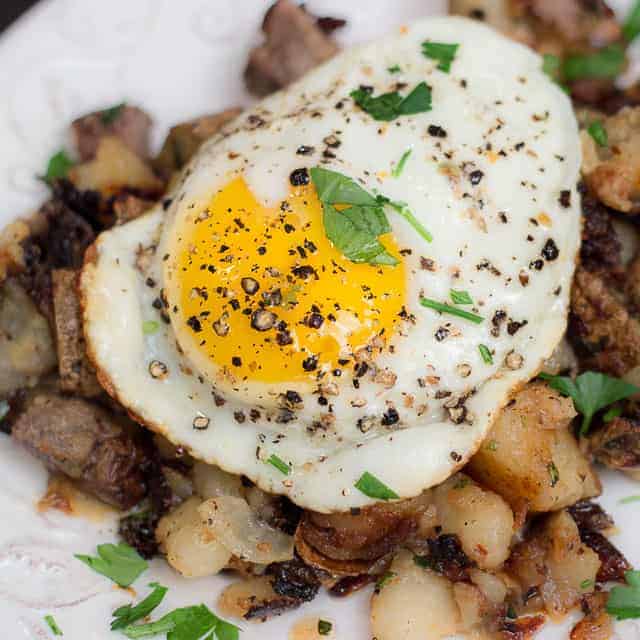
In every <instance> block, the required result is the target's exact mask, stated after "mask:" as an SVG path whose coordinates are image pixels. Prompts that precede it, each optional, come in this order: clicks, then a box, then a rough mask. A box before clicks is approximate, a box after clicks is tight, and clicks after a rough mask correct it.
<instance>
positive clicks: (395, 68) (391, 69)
mask: <svg viewBox="0 0 640 640" xmlns="http://www.w3.org/2000/svg"><path fill="white" fill-rule="evenodd" d="M387 71H388V72H389V73H400V72H401V71H402V69H401V68H400V65H399V64H394V65H393V66H392V67H387Z"/></svg>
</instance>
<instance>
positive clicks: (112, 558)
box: [75, 542, 149, 587]
mask: <svg viewBox="0 0 640 640" xmlns="http://www.w3.org/2000/svg"><path fill="white" fill-rule="evenodd" d="M75 557H76V558H77V559H78V560H80V561H81V562H84V563H85V564H86V565H87V566H88V567H90V568H91V569H93V570H94V571H95V572H96V573H101V574H102V575H103V576H106V577H107V578H109V579H110V580H113V581H114V582H115V583H116V584H118V585H119V586H121V587H128V586H129V585H130V584H132V583H133V582H135V580H136V578H138V577H139V576H140V574H141V573H143V572H144V571H146V570H147V567H148V566H149V565H148V564H147V561H146V560H144V559H143V558H142V557H141V556H140V555H139V554H138V552H137V551H136V550H135V549H132V548H131V547H130V546H129V545H128V544H124V543H123V542H121V543H120V544H100V545H98V557H97V558H96V557H93V556H84V555H76V556H75Z"/></svg>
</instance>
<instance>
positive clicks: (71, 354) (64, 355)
mask: <svg viewBox="0 0 640 640" xmlns="http://www.w3.org/2000/svg"><path fill="white" fill-rule="evenodd" d="M78 275H79V273H78V272H77V271H74V270H73V269H54V270H53V271H52V272H51V279H52V283H53V315H54V321H55V336H56V346H57V350H58V371H59V373H60V388H61V389H62V390H63V391H66V392H69V393H74V394H77V395H80V396H84V397H86V398H91V397H94V396H97V395H99V394H100V393H101V392H102V387H101V386H100V385H99V384H98V380H97V378H96V373H95V370H94V368H93V366H92V365H91V363H90V362H89V359H88V358H87V353H86V347H85V341H84V333H83V331H82V313H81V310H80V299H79V296H78V290H77V282H78Z"/></svg>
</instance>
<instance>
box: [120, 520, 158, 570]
mask: <svg viewBox="0 0 640 640" xmlns="http://www.w3.org/2000/svg"><path fill="white" fill-rule="evenodd" d="M157 525H158V518H157V517H156V514H155V513H154V512H153V511H152V510H151V509H145V510H144V511H139V512H137V513H132V514H131V515H128V516H126V517H124V518H121V519H120V525H119V527H118V533H119V534H120V537H121V538H122V539H123V540H124V541H125V542H126V543H127V544H128V545H129V546H131V547H133V548H134V549H135V550H136V551H137V552H138V553H139V554H140V555H141V556H142V557H143V558H146V559H147V560H149V559H151V558H153V557H154V556H156V555H158V543H157V541H156V526H157Z"/></svg>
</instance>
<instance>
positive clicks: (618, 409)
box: [602, 404, 623, 422]
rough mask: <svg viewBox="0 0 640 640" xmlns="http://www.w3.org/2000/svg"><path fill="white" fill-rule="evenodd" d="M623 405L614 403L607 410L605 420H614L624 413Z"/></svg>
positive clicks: (603, 417)
mask: <svg viewBox="0 0 640 640" xmlns="http://www.w3.org/2000/svg"><path fill="white" fill-rule="evenodd" d="M622 411H623V408H622V405H621V404H614V405H613V406H612V407H611V408H610V409H608V410H607V412H606V413H605V414H604V415H603V416H602V419H603V420H604V421H605V422H611V421H612V420H614V419H615V418H617V417H618V416H621V415H622Z"/></svg>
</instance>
